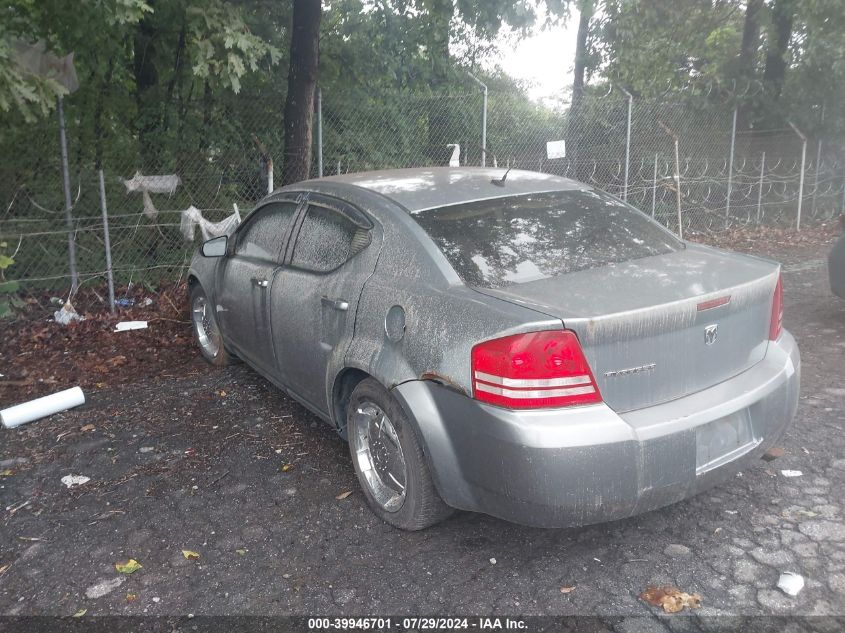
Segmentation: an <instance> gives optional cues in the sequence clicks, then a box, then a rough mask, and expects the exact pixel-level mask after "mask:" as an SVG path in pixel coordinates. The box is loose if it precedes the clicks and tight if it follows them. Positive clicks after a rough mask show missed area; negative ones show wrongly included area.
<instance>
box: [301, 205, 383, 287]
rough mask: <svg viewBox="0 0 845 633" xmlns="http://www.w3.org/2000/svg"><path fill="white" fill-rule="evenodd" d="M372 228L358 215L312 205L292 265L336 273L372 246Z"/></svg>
mask: <svg viewBox="0 0 845 633" xmlns="http://www.w3.org/2000/svg"><path fill="white" fill-rule="evenodd" d="M370 228H371V225H370V224H369V222H368V221H367V220H366V219H365V218H359V217H357V215H356V214H353V213H351V212H343V211H341V210H339V209H332V208H328V207H324V206H321V205H316V204H310V205H309V206H308V211H307V212H306V214H305V218H304V219H303V221H302V227H301V228H300V230H299V236H298V237H297V238H296V244H295V245H294V249H293V259H292V260H291V265H292V266H294V267H296V268H301V269H304V270H311V271H314V272H320V273H327V272H331V271H333V270H336V269H337V268H340V267H341V266H342V265H343V264H345V263H346V262H347V261H349V260H350V259H352V258H353V257H355V255H357V254H358V253H360V252H361V251H363V250H364V249H365V248H367V246H369V245H370V241H371V239H372V236H371V234H370Z"/></svg>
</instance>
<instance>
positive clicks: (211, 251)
mask: <svg viewBox="0 0 845 633" xmlns="http://www.w3.org/2000/svg"><path fill="white" fill-rule="evenodd" d="M228 245H229V238H228V237H227V236H226V235H221V236H220V237H215V238H213V239H210V240H208V241H207V242H203V243H202V246H201V247H200V253H202V255H203V257H223V256H224V255H225V254H226V250H227V248H228Z"/></svg>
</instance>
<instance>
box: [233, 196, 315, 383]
mask: <svg viewBox="0 0 845 633" xmlns="http://www.w3.org/2000/svg"><path fill="white" fill-rule="evenodd" d="M297 207H298V202H297V200H296V199H283V200H277V201H273V202H270V203H268V204H265V205H263V206H261V207H259V208H257V209H256V210H255V211H253V212H252V213H251V214H250V215H249V217H248V218H247V220H246V222H244V224H243V225H241V227H240V228H239V229H238V231H237V232H236V233H235V235H234V245H233V248H232V251H231V254H230V255H229V256H228V257H226V258H225V259H224V260H223V261H222V262H221V265H220V266H219V267H218V282H217V288H218V297H217V316H218V322H219V323H220V325H221V328H222V330H223V335H224V338H225V339H226V341H227V344H229V345H231V346H232V347H233V348H234V349H235V350H236V351H237V353H238V355H239V356H241V357H243V358H244V360H247V361H249V362H250V363H252V364H253V365H255V366H257V367H258V368H259V369H261V370H263V371H265V372H267V373H271V374H273V375H276V372H275V371H274V368H275V359H274V355H273V345H272V343H271V341H270V335H271V332H270V328H269V322H268V320H267V315H268V307H269V303H268V294H269V291H270V287H271V285H272V281H273V278H274V277H275V275H276V273H277V272H278V270H279V269H280V268H281V265H282V259H283V249H284V246H285V242H286V240H287V238H288V235H289V233H290V230H291V228H292V221H293V219H294V217H295V215H296V210H297Z"/></svg>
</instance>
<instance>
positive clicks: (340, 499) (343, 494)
mask: <svg viewBox="0 0 845 633" xmlns="http://www.w3.org/2000/svg"><path fill="white" fill-rule="evenodd" d="M351 494H352V491H351V490H347V491H346V492H341V493H340V494H339V495H338V496H336V497H335V499H337V500H338V501H343V500H344V499H346V497H348V496H349V495H351Z"/></svg>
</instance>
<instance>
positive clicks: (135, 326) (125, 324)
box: [114, 321, 147, 332]
mask: <svg viewBox="0 0 845 633" xmlns="http://www.w3.org/2000/svg"><path fill="white" fill-rule="evenodd" d="M145 329H147V322H146V321H121V322H120V323H116V324H115V326H114V331H115V332H126V331H127V330H145Z"/></svg>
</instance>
